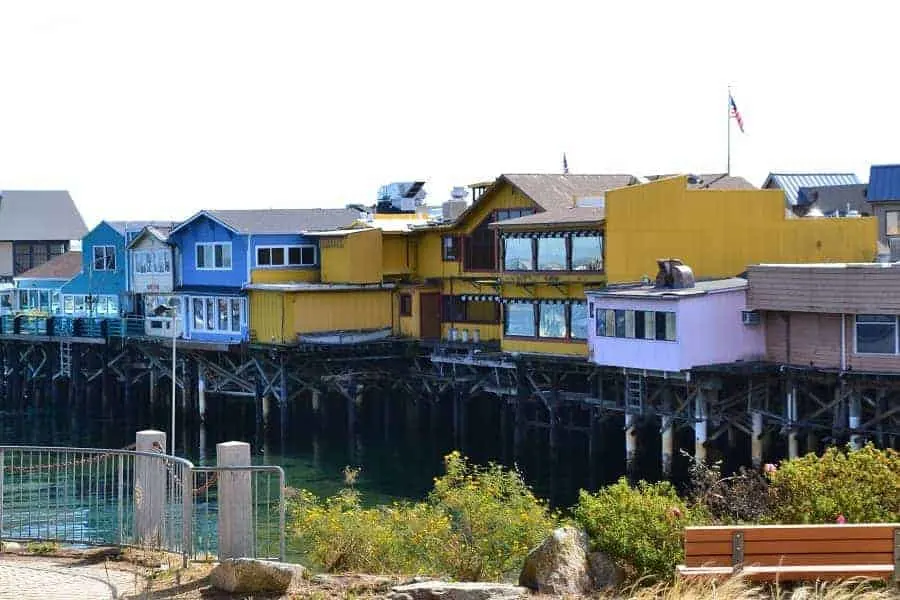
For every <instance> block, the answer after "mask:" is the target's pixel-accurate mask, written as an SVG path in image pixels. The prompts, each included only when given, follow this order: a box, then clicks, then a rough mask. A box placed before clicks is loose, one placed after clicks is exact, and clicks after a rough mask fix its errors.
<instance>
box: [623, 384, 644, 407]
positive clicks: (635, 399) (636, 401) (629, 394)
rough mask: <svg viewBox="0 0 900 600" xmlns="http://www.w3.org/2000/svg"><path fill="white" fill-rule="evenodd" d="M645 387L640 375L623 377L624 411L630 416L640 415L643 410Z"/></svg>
mask: <svg viewBox="0 0 900 600" xmlns="http://www.w3.org/2000/svg"><path fill="white" fill-rule="evenodd" d="M645 393H646V386H645V385H644V378H643V377H641V376H640V375H628V376H626V377H625V410H626V411H627V412H628V413H630V414H641V413H642V412H643V409H644V394H645Z"/></svg>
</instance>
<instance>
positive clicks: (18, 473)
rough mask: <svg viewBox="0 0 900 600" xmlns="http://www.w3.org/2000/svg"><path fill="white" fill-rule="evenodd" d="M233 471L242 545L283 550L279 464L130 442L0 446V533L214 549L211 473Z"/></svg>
mask: <svg viewBox="0 0 900 600" xmlns="http://www.w3.org/2000/svg"><path fill="white" fill-rule="evenodd" d="M235 477H239V478H240V477H243V478H246V479H248V480H249V481H248V483H249V485H248V486H247V490H248V492H249V493H248V494H244V496H246V497H239V498H230V499H227V500H229V501H230V502H231V504H230V505H231V506H238V510H240V511H244V512H246V513H247V514H248V515H249V518H250V519H251V523H252V528H251V529H250V531H251V536H252V548H247V550H248V554H252V555H253V556H255V557H259V558H268V559H281V560H284V554H285V539H284V530H285V526H284V525H285V523H284V519H285V503H284V472H283V471H282V469H281V468H280V467H277V466H251V467H194V465H193V464H192V463H191V462H190V461H188V460H185V459H181V458H177V457H173V456H168V455H165V454H163V453H161V452H139V451H134V450H100V449H91V448H62V447H38V446H0V540H3V539H6V540H24V541H31V540H34V541H53V542H60V543H69V544H86V545H100V544H109V545H120V546H139V547H144V548H153V549H158V550H164V551H168V552H174V553H178V554H181V555H182V556H183V557H184V560H185V561H187V560H188V559H192V558H196V559H209V558H212V557H215V556H216V555H217V553H218V539H219V538H218V531H219V523H218V521H219V512H220V511H219V507H220V503H221V502H222V500H223V498H222V497H221V496H222V495H221V493H220V490H219V483H220V482H222V481H223V480H226V481H227V480H229V479H230V478H235ZM235 502H236V503H237V504H235ZM248 503H249V505H248Z"/></svg>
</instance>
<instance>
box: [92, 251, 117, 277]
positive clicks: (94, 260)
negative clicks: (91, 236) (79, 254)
mask: <svg viewBox="0 0 900 600" xmlns="http://www.w3.org/2000/svg"><path fill="white" fill-rule="evenodd" d="M97 250H102V251H103V268H102V269H98V268H97ZM110 257H112V268H111V269H110V268H109V259H110ZM116 262H117V261H116V247H115V246H110V245H108V244H100V245H98V246H94V247H93V250H91V269H92V270H93V271H111V272H115V271H116V267H117V266H118V265H117V264H116Z"/></svg>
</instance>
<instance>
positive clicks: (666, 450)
mask: <svg viewBox="0 0 900 600" xmlns="http://www.w3.org/2000/svg"><path fill="white" fill-rule="evenodd" d="M674 458H675V420H674V419H673V418H672V417H671V416H668V415H663V418H662V473H663V477H669V476H670V475H672V461H673V460H674Z"/></svg>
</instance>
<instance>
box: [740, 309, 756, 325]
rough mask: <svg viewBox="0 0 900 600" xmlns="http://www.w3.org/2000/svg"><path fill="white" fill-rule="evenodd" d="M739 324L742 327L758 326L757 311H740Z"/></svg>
mask: <svg viewBox="0 0 900 600" xmlns="http://www.w3.org/2000/svg"><path fill="white" fill-rule="evenodd" d="M741 322H742V323H743V324H744V325H759V311H758V310H742V311H741Z"/></svg>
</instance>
